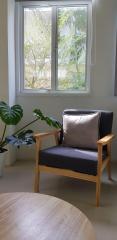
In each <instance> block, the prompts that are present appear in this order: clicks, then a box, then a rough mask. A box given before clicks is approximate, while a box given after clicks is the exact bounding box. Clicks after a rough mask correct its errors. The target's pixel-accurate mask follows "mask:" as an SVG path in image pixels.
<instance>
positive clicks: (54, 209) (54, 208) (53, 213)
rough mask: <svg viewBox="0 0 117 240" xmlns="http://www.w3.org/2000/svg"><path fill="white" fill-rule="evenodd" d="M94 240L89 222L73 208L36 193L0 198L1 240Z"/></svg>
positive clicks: (61, 201) (9, 194) (6, 195)
mask: <svg viewBox="0 0 117 240" xmlns="http://www.w3.org/2000/svg"><path fill="white" fill-rule="evenodd" d="M24 239H25V240H37V239H38V240H76V239H77V240H95V234H94V231H93V227H92V225H91V223H90V221H89V220H88V218H87V217H86V216H85V215H84V214H83V213H82V212H81V211H80V210H79V209H77V208H76V207H74V206H73V205H71V204H69V203H67V202H65V201H63V200H61V199H58V198H56V197H52V196H48V195H44V194H36V193H4V194H0V240H24Z"/></svg>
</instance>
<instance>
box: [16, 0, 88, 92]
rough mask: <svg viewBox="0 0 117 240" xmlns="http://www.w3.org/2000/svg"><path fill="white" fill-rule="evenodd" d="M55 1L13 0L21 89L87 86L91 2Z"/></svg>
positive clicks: (67, 89)
mask: <svg viewBox="0 0 117 240" xmlns="http://www.w3.org/2000/svg"><path fill="white" fill-rule="evenodd" d="M58 2H59V3H58ZM58 2H57V1H56V2H52V1H50V2H49V1H48V2H46V1H43V2H40V1H37V2H35V3H34V2H33V1H31V2H27V3H26V2H25V3H21V2H20V3H17V4H16V5H17V8H16V10H17V12H16V18H17V21H16V22H17V23H16V24H17V25H16V29H17V30H16V36H17V39H16V49H17V55H16V60H17V78H18V80H19V84H18V89H19V91H20V92H29V93H30V92H40V93H51V92H63V93H66V92H67V93H78V92H87V91H88V90H89V77H90V55H91V54H90V52H91V2H90V1H82V2H79V1H76V2H74V1H72V2H71V3H70V1H62V2H60V1H58ZM63 2H64V3H63Z"/></svg>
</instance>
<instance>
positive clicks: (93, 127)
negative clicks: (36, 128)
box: [34, 109, 114, 206]
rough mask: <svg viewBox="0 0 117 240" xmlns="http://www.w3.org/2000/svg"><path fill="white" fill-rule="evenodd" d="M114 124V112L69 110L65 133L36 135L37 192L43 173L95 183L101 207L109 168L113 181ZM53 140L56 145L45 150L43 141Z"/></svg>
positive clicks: (35, 184) (59, 131)
mask: <svg viewBox="0 0 117 240" xmlns="http://www.w3.org/2000/svg"><path fill="white" fill-rule="evenodd" d="M112 122H113V113H112V112H110V111H104V110H77V109H67V110H64V112H63V129H62V130H61V129H60V130H54V131H52V132H48V133H39V134H35V135H34V137H35V139H36V167H35V183H34V191H35V192H39V177H40V173H41V172H51V173H54V174H58V175H63V176H68V177H72V178H77V179H81V180H86V181H91V182H94V183H96V206H99V203H100V186H101V175H102V172H103V170H104V168H105V167H107V172H108V178H109V179H111V142H112V139H113V137H114V135H113V134H112V133H111V130H112ZM49 136H54V138H55V144H56V145H55V146H53V147H49V148H47V149H44V150H41V143H42V140H43V139H44V138H46V137H49Z"/></svg>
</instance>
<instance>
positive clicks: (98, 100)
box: [0, 0, 117, 161]
mask: <svg viewBox="0 0 117 240" xmlns="http://www.w3.org/2000/svg"><path fill="white" fill-rule="evenodd" d="M96 2H97V4H96V9H95V31H94V33H96V36H95V38H94V39H95V41H94V43H95V46H94V49H93V50H95V52H94V53H95V54H94V58H95V61H94V64H93V65H92V69H91V93H90V95H89V96H76V95H75V96H73V95H72V96H49V97H48V96H28V97H27V96H17V103H19V104H21V105H22V106H23V108H24V120H23V121H22V123H21V125H23V124H24V123H25V122H28V121H30V120H31V119H32V110H33V109H34V108H40V109H42V110H43V111H44V113H45V114H49V115H50V116H54V117H56V118H58V119H59V120H61V113H62V111H63V110H64V109H65V108H92V109H93V108H95V109H108V110H112V111H113V112H114V125H113V132H114V133H115V134H116V135H117V97H114V73H115V47H116V29H117V0H96ZM1 4H2V8H3V5H4V0H0V18H1V16H3V14H5V13H3V9H4V8H3V9H2V8H1ZM5 31H6V23H4V24H2V23H1V19H0V40H1V38H2V43H1V41H0V96H2V95H3V97H4V95H5V97H6V95H7V92H8V89H7V86H8V85H7V80H6V79H7V76H6V71H7V58H6V49H4V43H5V41H6V39H5V36H6V35H5V34H6V32H5ZM1 32H2V33H1ZM3 32H4V39H3V36H2V35H1V34H3ZM1 51H2V56H1ZM1 74H2V75H1ZM1 83H2V84H3V85H1ZM6 85H7V86H6ZM1 86H2V88H1ZM34 129H35V131H38V130H40V131H43V130H45V129H47V126H46V125H45V124H42V123H38V124H35V125H34ZM116 156H117V140H116V139H115V140H114V143H113V160H115V161H117V159H116ZM17 158H18V159H20V158H22V159H24V158H27V160H28V159H29V158H34V149H32V148H24V147H23V148H21V149H20V150H19V151H18V153H17Z"/></svg>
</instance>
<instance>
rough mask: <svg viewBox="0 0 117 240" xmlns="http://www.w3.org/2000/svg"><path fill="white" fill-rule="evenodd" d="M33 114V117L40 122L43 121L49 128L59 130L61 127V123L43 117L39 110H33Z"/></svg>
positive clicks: (51, 118)
mask: <svg viewBox="0 0 117 240" xmlns="http://www.w3.org/2000/svg"><path fill="white" fill-rule="evenodd" d="M33 112H34V115H35V116H36V117H37V118H38V119H41V120H42V121H45V122H46V123H47V124H48V125H49V126H52V127H55V128H61V127H62V125H61V123H60V122H59V121H58V120H56V119H55V118H53V117H47V116H44V115H43V113H42V112H41V110H40V109H35V110H34V111H33Z"/></svg>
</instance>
